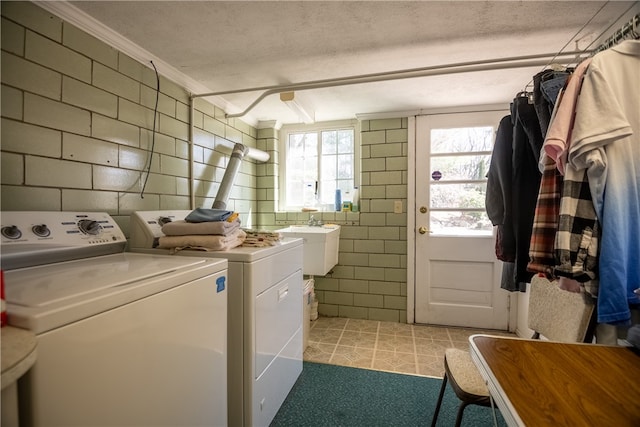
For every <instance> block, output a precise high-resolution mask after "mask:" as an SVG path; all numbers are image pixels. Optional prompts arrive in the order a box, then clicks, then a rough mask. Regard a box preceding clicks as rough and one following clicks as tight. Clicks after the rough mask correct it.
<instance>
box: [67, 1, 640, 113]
mask: <svg viewBox="0 0 640 427" xmlns="http://www.w3.org/2000/svg"><path fill="white" fill-rule="evenodd" d="M70 4H71V5H73V6H75V7H76V8H78V9H80V10H81V11H82V12H84V13H86V14H88V15H90V16H91V17H93V18H94V19H96V20H97V21H99V22H101V23H102V24H104V25H106V27H108V28H109V29H110V30H112V31H114V32H115V33H118V34H119V35H121V36H123V37H124V38H126V39H127V40H129V41H130V42H132V43H133V44H135V45H137V46H139V47H140V48H142V49H144V50H146V51H147V52H149V53H150V54H152V55H154V56H155V57H157V58H160V59H161V60H162V61H164V62H165V63H166V64H169V65H170V66H171V67H173V68H174V69H175V70H177V71H179V72H180V73H183V74H184V75H186V76H188V77H189V78H190V79H192V80H194V81H196V82H198V83H199V84H200V85H201V88H206V89H207V90H206V91H205V92H218V91H228V90H235V89H246V88H252V87H263V86H270V85H284V84H290V83H299V82H306V81H314V80H323V79H334V78H342V77H346V76H354V75H361V74H370V73H380V72H388V71H394V70H406V69H412V68H422V67H430V66H435V65H442V64H451V63H458V62H468V61H479V60H487V59H495V58H504V57H511V56H522V55H533V54H541V53H556V52H558V51H560V50H561V49H563V48H564V50H565V51H573V50H576V48H578V49H579V50H582V49H587V48H589V47H593V45H592V46H590V44H594V45H595V44H596V42H597V40H598V39H600V38H602V35H604V36H608V35H610V34H611V33H613V32H614V31H615V30H617V29H618V28H619V26H620V21H619V19H620V18H621V17H623V18H624V19H628V17H630V16H631V15H632V14H633V13H638V11H640V7H639V2H602V1H586V2H577V1H568V2H565V1H545V2H535V1H518V2H516V1H489V2H486V1H472V2H466V1H441V2H437V1H414V2H404V1H364V2H352V1H330V2H315V1H276V2H269V1H229V2H221V1H196V2H190V1H161V2H152V1H117V2H110V1H80V2H70ZM576 41H577V44H576ZM540 69H542V66H540V65H537V66H533V67H527V68H519V69H503V70H496V71H482V72H473V73H460V74H450V75H444V76H429V77H421V78H412V79H402V80H393V81H387V82H378V83H366V84H357V85H348V86H339V87H331V88H325V89H313V90H305V91H298V92H297V93H296V96H297V97H298V98H301V99H302V100H303V101H305V102H306V104H308V105H309V106H311V108H312V109H313V110H314V111H315V117H316V120H317V121H327V120H337V119H348V118H353V117H355V116H356V114H372V113H383V112H393V111H408V110H411V111H413V110H425V109H434V108H446V107H458V106H468V105H477V104H495V103H504V104H505V106H506V105H507V103H508V102H509V100H510V99H511V98H512V97H513V96H514V95H515V94H516V93H517V92H518V91H520V90H522V89H523V88H524V87H525V86H526V85H527V83H528V82H529V81H530V80H531V77H532V76H533V74H535V73H536V72H538V71H540ZM160 71H161V72H162V70H160ZM202 93H203V92H202ZM259 94H260V92H251V93H241V94H230V95H223V96H221V98H222V99H223V100H224V102H225V103H226V105H225V106H223V107H225V108H226V110H227V113H236V112H239V111H242V110H244V109H245V108H246V107H248V106H249V105H250V104H251V102H253V101H254V100H255V99H256V98H257V97H258V95H259ZM246 119H247V121H249V122H251V123H254V124H255V123H256V122H257V121H259V120H279V121H280V122H282V123H289V122H297V121H299V120H298V119H297V117H296V116H295V115H293V114H292V113H291V112H290V111H289V110H288V109H286V108H284V107H283V106H282V103H281V102H280V101H279V97H278V95H270V96H268V97H267V98H265V99H264V100H263V101H262V102H260V103H259V104H258V105H257V106H256V107H255V108H254V109H252V110H251V111H250V114H249V115H247V116H246Z"/></svg>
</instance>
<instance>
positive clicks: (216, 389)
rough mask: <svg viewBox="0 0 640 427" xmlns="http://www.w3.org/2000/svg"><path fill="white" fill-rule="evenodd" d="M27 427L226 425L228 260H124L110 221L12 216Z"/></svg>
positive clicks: (9, 264) (6, 219) (13, 300)
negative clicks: (30, 359)
mask: <svg viewBox="0 0 640 427" xmlns="http://www.w3.org/2000/svg"><path fill="white" fill-rule="evenodd" d="M1 221H2V228H1V231H2V247H1V249H2V254H1V257H0V262H1V264H2V269H3V270H4V274H5V291H6V299H7V313H8V317H9V324H11V325H13V326H15V327H20V328H24V329H28V330H31V331H33V332H34V333H35V334H36V340H37V347H36V353H37V358H36V362H35V364H34V366H33V367H32V368H31V370H30V371H29V372H27V374H25V375H24V376H23V377H22V378H21V379H20V380H19V382H18V394H19V399H18V400H19V413H20V424H21V425H25V426H67V427H69V426H78V427H79V426H82V427H88V426H106V425H109V426H124V425H129V426H134V425H135V426H143V425H144V426H152V425H153V426H159V425H168V426H169V425H170V426H178V425H179V426H204V425H206V426H222V425H227V423H228V415H227V397H226V381H227V371H226V366H227V364H226V360H227V339H226V330H227V328H226V321H227V313H226V309H227V294H228V292H227V283H226V282H227V260H226V259H215V258H189V259H187V258H177V257H169V256H161V255H144V254H132V253H125V252H123V250H124V246H125V243H126V240H125V236H124V234H123V233H122V231H121V230H120V228H119V227H118V225H117V224H116V222H115V221H114V220H113V218H111V217H110V216H109V215H107V214H106V213H78V212H3V213H2V217H1Z"/></svg>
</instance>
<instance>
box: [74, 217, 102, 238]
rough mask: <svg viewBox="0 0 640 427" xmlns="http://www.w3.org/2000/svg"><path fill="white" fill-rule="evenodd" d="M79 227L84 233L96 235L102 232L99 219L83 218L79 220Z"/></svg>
mask: <svg viewBox="0 0 640 427" xmlns="http://www.w3.org/2000/svg"><path fill="white" fill-rule="evenodd" d="M78 227H80V231H82V232H83V233H84V234H91V235H94V236H95V235H96V234H99V233H100V229H101V227H100V224H98V221H94V220H92V219H81V220H80V221H78Z"/></svg>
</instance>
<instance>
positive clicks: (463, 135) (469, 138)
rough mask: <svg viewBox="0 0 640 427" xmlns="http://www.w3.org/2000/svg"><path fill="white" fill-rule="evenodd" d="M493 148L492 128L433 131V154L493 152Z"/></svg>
mask: <svg viewBox="0 0 640 427" xmlns="http://www.w3.org/2000/svg"><path fill="white" fill-rule="evenodd" d="M492 147H493V127H492V126H482V127H471V128H454V129H432V130H431V153H464V152H469V151H491V149H492Z"/></svg>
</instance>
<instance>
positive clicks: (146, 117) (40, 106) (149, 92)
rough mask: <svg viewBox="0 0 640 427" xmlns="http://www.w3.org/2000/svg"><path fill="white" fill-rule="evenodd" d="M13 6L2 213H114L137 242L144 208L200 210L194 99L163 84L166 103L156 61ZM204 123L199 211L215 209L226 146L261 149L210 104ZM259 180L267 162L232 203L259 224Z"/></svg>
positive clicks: (199, 137) (199, 108)
mask: <svg viewBox="0 0 640 427" xmlns="http://www.w3.org/2000/svg"><path fill="white" fill-rule="evenodd" d="M1 7H2V23H1V25H2V27H1V28H2V57H1V61H2V93H1V95H2V106H1V114H2V123H1V128H2V146H1V150H2V151H1V156H2V157H1V160H2V176H1V181H0V182H1V184H2V201H1V202H2V205H1V208H2V210H66V211H73V210H87V211H105V212H108V213H109V214H111V215H112V216H114V218H115V219H116V221H118V223H119V224H120V225H121V226H122V228H123V229H124V231H125V234H127V235H128V224H129V215H130V214H131V213H132V212H133V211H135V210H156V209H189V208H191V206H190V194H191V191H192V189H191V183H190V179H189V163H190V156H191V147H190V145H189V142H188V141H189V94H188V93H187V91H186V90H185V89H184V88H182V87H180V86H179V85H177V84H175V83H173V82H171V81H169V80H167V79H165V78H163V77H160V93H159V94H157V92H156V87H157V80H156V75H155V73H154V71H153V69H152V68H151V67H150V64H146V65H145V64H141V63H139V62H137V61H134V60H133V59H131V58H130V57H128V56H126V55H124V54H123V53H122V52H119V51H117V50H115V49H113V48H112V47H110V46H108V45H107V44H105V43H103V42H101V41H99V40H97V39H95V38H94V37H92V36H90V35H88V34H86V33H85V32H83V31H80V30H79V29H77V28H76V27H74V26H72V25H70V24H69V23H67V22H64V21H62V20H60V19H59V18H57V17H56V16H54V15H52V14H50V13H48V12H46V11H44V10H43V9H41V8H39V7H38V6H36V5H35V4H33V3H30V2H2V5H1ZM156 97H157V98H158V99H157V103H158V107H157V114H156V115H155V117H154V107H155V104H156ZM154 118H155V132H153V129H154ZM194 125H195V130H194V146H193V162H194V163H193V177H194V185H193V192H194V195H195V204H196V206H203V207H210V206H211V204H212V203H213V200H214V198H215V195H216V193H217V189H218V186H219V183H220V181H221V180H222V176H223V174H224V170H225V167H226V164H227V161H228V157H229V153H230V150H229V149H228V148H225V146H224V145H225V144H226V145H231V146H232V145H233V143H235V142H242V143H243V144H245V145H248V146H251V147H255V146H256V137H257V131H256V129H255V128H253V127H252V126H249V125H247V124H245V123H244V122H242V121H240V120H237V119H230V120H227V119H225V118H224V112H223V111H222V110H221V109H219V108H217V107H215V106H214V105H212V104H211V103H209V102H206V101H205V100H202V99H196V102H195V114H194ZM152 147H153V155H151V149H152ZM147 167H150V173H149V174H148V176H147V173H146V170H147ZM257 181H258V178H257V176H256V164H255V162H252V161H244V162H243V163H242V166H241V168H240V173H239V175H238V177H237V178H236V185H235V186H234V189H233V190H232V192H231V197H230V200H229V208H230V209H234V210H236V211H238V212H240V214H241V218H242V221H243V223H244V224H245V225H249V226H251V225H255V224H256V206H257V192H256V187H257ZM143 187H144V193H142V190H143Z"/></svg>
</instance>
